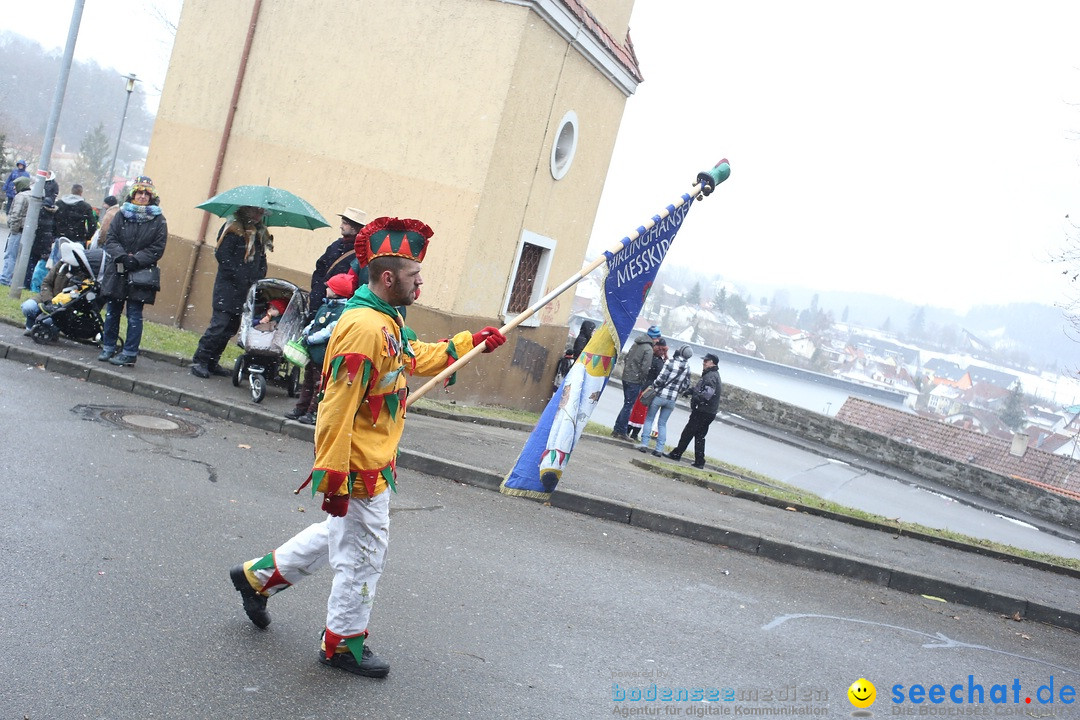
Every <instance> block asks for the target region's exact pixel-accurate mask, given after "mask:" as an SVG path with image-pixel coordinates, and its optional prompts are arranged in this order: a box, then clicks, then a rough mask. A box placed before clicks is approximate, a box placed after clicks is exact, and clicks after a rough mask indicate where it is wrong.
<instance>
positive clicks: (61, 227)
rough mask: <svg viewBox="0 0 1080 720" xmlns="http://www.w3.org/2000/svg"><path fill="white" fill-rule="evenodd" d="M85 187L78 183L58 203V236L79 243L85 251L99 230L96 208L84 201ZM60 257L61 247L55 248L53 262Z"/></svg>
mask: <svg viewBox="0 0 1080 720" xmlns="http://www.w3.org/2000/svg"><path fill="white" fill-rule="evenodd" d="M82 194H83V186H82V185H79V184H78V183H76V184H75V185H72V186H71V192H70V193H68V194H67V195H65V196H63V197H62V198H60V199H59V200H58V201H57V203H56V236H57V237H66V238H67V239H68V240H70V241H71V242H77V243H79V244H80V245H82V246H83V248H84V249H85V248H86V246H87V245H88V244H89V242H90V238H91V237H93V235H94V231H95V230H97V219H96V218H95V217H94V208H93V207H91V206H90V203H88V202H86V201H85V200H83V196H82ZM59 257H60V247H59V245H57V246H56V247H55V251H54V256H53V262H54V263H55V262H56V261H57V260H58V259H59Z"/></svg>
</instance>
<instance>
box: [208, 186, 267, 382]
mask: <svg viewBox="0 0 1080 720" xmlns="http://www.w3.org/2000/svg"><path fill="white" fill-rule="evenodd" d="M265 212H266V211H265V210H263V209H262V208H259V207H251V206H244V207H241V208H239V209H238V210H237V211H236V215H235V218H236V219H235V220H233V221H232V222H229V223H226V224H225V225H224V226H222V228H221V231H220V232H218V246H217V250H215V251H214V257H215V258H217V262H218V271H217V277H216V278H215V279H214V296H213V302H214V312H213V314H212V315H211V316H210V327H208V328H206V332H204V333H203V336H202V338H200V339H199V346H198V347H197V348H196V349H195V355H194V356H193V357H192V358H191V374H192V375H195V376H197V377H201V378H208V377H210V376H211V375H220V376H221V377H229V376H230V375H232V372H231V371H229V370H226V369H225V368H223V367H221V364H220V362H219V361H220V360H221V353H223V352H224V351H225V347H226V346H227V345H228V344H229V338H231V337H232V336H233V335H235V334H236V331H237V330H239V329H240V316H241V315H242V314H243V311H244V300H245V299H246V298H247V293H248V289H249V288H250V287H251V286H252V285H253V284H254V283H255V281H256V280H262V279H263V278H264V277H266V251H267V250H269V249H270V248H271V244H272V243H273V240H274V239H273V237H272V236H271V235H270V233H269V232H268V231H267V229H266V225H264V224H263V215H264V214H265Z"/></svg>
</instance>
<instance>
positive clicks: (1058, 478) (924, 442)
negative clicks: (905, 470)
mask: <svg viewBox="0 0 1080 720" xmlns="http://www.w3.org/2000/svg"><path fill="white" fill-rule="evenodd" d="M836 419H837V420H840V421H841V422H845V423H847V424H848V425H854V426H855V427H858V428H862V429H863V430H869V431H870V432H874V433H877V434H878V435H884V436H886V437H888V438H891V439H893V440H896V441H897V442H902V443H905V444H907V445H912V446H914V447H917V448H919V449H920V450H926V451H928V452H932V453H934V454H936V455H940V456H942V457H946V458H950V459H952V460H955V461H957V462H960V463H965V464H968V465H975V466H977V467H981V468H984V469H986V470H990V471H991V472H996V473H998V474H999V475H1008V476H1010V477H1015V478H1018V479H1020V480H1025V481H1028V482H1031V483H1033V484H1040V486H1042V485H1046V486H1049V487H1050V489H1054V488H1057V489H1062V490H1066V491H1069V492H1072V493H1075V492H1080V464H1077V463H1076V462H1075V461H1073V460H1072V459H1071V458H1067V457H1062V456H1060V455H1054V454H1053V453H1048V452H1045V451H1043V450H1039V449H1037V448H1032V447H1029V448H1028V449H1027V451H1026V452H1025V453H1024V455H1023V456H1022V457H1017V456H1016V455H1013V454H1012V453H1010V452H1009V450H1010V447H1011V442H1010V441H1009V440H1004V439H1000V438H995V437H991V436H989V435H983V434H982V433H979V432H975V431H974V430H967V429H965V428H959V427H953V426H951V425H946V424H944V423H940V422H937V421H935V420H928V419H926V418H922V417H919V416H917V415H912V414H910V413H906V412H903V411H902V410H894V409H893V408H888V407H884V406H882V405H877V404H875V403H872V402H869V401H867V400H862V399H860V398H853V397H849V398H848V399H847V401H846V402H845V403H844V405H843V407H841V408H840V411H839V412H838V413H837V414H836ZM1062 494H1068V493H1062Z"/></svg>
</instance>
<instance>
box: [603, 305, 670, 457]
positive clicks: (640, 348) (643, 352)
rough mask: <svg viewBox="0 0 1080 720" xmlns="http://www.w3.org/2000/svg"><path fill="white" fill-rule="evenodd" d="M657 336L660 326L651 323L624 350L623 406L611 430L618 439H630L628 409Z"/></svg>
mask: <svg viewBox="0 0 1080 720" xmlns="http://www.w3.org/2000/svg"><path fill="white" fill-rule="evenodd" d="M659 338H660V328H658V327H656V326H655V325H653V326H652V327H650V328H649V329H648V331H647V332H646V333H645V334H644V335H642V336H640V337H638V338H637V339H636V340H634V344H633V345H632V346H631V347H630V349H629V350H627V351H626V356H625V357H624V358H623V370H622V391H623V406H622V410H620V411H619V416H618V417H617V418H615V427H614V428H613V429H612V431H611V436H612V437H617V438H619V439H620V440H629V439H630V437H629V436H628V435H627V434H626V432H627V430H628V428H627V422H628V421H629V420H630V411H631V410H632V409H633V407H634V403H635V402H637V398H638V395H640V394H641V388H642V387H643V386H644V385H645V378H647V377H648V376H649V369H650V368H652V357H653V345H654V344H655V343H656V341H657V340H658V339H659ZM661 449H662V448H661Z"/></svg>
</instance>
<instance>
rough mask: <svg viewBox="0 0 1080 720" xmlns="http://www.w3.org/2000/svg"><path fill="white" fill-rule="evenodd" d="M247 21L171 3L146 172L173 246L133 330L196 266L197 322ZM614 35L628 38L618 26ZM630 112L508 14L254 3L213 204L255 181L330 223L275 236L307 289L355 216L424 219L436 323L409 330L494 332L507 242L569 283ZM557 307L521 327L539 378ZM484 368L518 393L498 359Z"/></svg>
mask: <svg viewBox="0 0 1080 720" xmlns="http://www.w3.org/2000/svg"><path fill="white" fill-rule="evenodd" d="M617 5H618V4H617ZM625 5H631V6H632V3H630V2H626V3H625ZM253 6H254V0H230V3H229V4H228V8H229V11H228V12H222V5H221V3H220V2H214V1H213V0H185V2H184V7H183V11H182V15H181V19H180V23H179V26H178V29H177V35H176V43H175V46H174V49H173V55H172V61H171V64H170V69H169V74H168V77H167V79H166V82H165V87H164V89H163V93H162V99H161V105H160V109H159V113H158V119H157V123H156V124H155V128H154V135H153V138H152V141H151V146H150V151H149V156H148V158H147V166H146V172H147V174H148V175H150V176H151V177H153V178H154V180H155V182H156V184H157V186H158V190H159V192H160V194H161V197H162V205H163V208H164V211H165V214H166V217H167V218H168V221H169V230H170V241H169V247H168V249H167V252H166V257H165V258H164V259H163V284H164V285H165V287H163V292H162V295H161V296H160V300H159V302H158V304H157V305H156V306H155V308H153V309H148V314H149V315H150V316H151V317H153V318H154V319H158V320H162V319H172V318H175V317H176V315H177V314H178V308H179V305H180V303H181V302H182V298H183V290H184V287H185V286H186V285H187V279H188V278H187V276H188V268H189V267H191V268H193V272H192V274H191V275H192V276H191V278H190V293H189V295H188V297H187V302H186V307H185V308H184V309H183V314H184V320H183V326H184V327H187V328H189V329H195V330H201V329H202V328H203V327H205V325H206V322H207V320H208V318H209V315H210V288H211V287H212V284H213V276H214V273H215V272H216V263H215V262H214V259H213V253H212V249H213V242H214V238H215V236H216V232H217V229H218V227H219V226H220V225H221V223H222V220H221V219H219V218H216V217H211V218H210V220H209V223H208V227H207V231H206V233H205V235H204V236H203V237H200V232H199V231H200V227H201V225H202V223H203V222H204V221H205V220H204V219H205V214H204V212H203V211H201V210H197V209H195V206H196V205H197V204H199V203H200V202H202V201H204V200H206V199H207V198H208V197H209V196H210V194H211V181H212V178H213V173H214V169H215V161H216V158H217V154H218V148H219V145H220V143H221V139H222V133H223V130H224V128H225V125H226V119H227V116H228V112H229V105H230V101H231V97H232V93H233V86H234V81H235V78H236V75H237V72H238V69H239V67H240V57H241V52H242V49H243V44H244V38H245V35H246V33H247V28H248V24H249V21H250V17H251V10H252V7H253ZM343 28H357V29H358V31H357V32H355V33H351V34H350V33H346V32H343ZM365 29H368V30H369V31H365ZM610 29H611V31H612V34H613V35H614V36H615V37H624V36H625V29H626V28H625V25H623V26H622V27H612V28H610ZM625 100H626V98H625V95H624V94H623V93H622V92H621V91H620V90H619V89H618V88H616V87H615V86H614V85H613V84H612V83H611V82H610V81H609V80H608V79H606V78H605V77H604V76H603V75H601V74H600V72H599V71H597V70H596V69H595V68H594V67H593V66H592V65H591V64H590V63H589V62H588V61H587V60H586V59H585V58H584V57H582V56H581V54H580V53H579V52H577V51H576V50H574V49H573V48H571V47H569V45H568V43H567V42H566V41H565V40H563V39H562V38H561V37H560V36H559V35H558V33H556V32H555V31H554V30H553V29H552V28H551V27H549V26H548V25H547V23H546V22H544V20H543V19H542V18H540V17H539V16H538V15H537V13H535V12H533V11H531V10H530V9H529V8H528V7H524V6H521V5H516V4H513V3H505V2H500V1H499V0H395V2H394V3H393V4H387V3H384V2H375V0H357V1H354V2H348V3H341V2H340V1H338V0H307V1H306V2H305V7H304V11H303V13H298V12H296V10H295V4H294V3H290V2H287V1H286V0H263V2H262V6H261V11H260V15H259V17H258V22H257V26H256V32H255V35H254V38H253V43H252V47H251V51H250V57H249V60H248V64H247V70H246V74H245V76H244V78H243V84H242V87H241V92H240V95H239V97H238V100H237V104H236V113H235V118H234V120H233V126H232V131H231V135H230V137H229V140H228V145H227V150H226V152H225V155H224V160H223V163H222V167H221V175H220V179H219V181H218V184H217V191H218V192H220V191H224V190H226V189H228V188H231V187H233V186H236V185H242V184H263V183H266V182H267V181H269V182H270V184H272V185H274V186H278V187H284V188H287V189H289V190H292V191H293V192H296V193H297V194H298V195H300V196H302V197H304V198H305V199H306V200H308V201H309V202H311V203H312V204H313V205H314V206H315V207H316V208H317V209H319V210H320V212H322V214H323V215H324V216H325V217H326V218H327V220H328V222H330V223H331V227H329V228H324V229H321V230H316V231H304V230H298V229H293V228H273V229H272V231H273V233H274V236H275V249H274V252H273V253H272V254H271V255H270V258H269V260H270V263H271V271H270V272H271V275H275V276H279V277H286V278H288V279H291V280H294V281H295V282H298V284H300V285H301V286H304V287H306V285H307V283H306V278H307V277H308V276H309V275H310V272H311V270H312V268H313V266H314V263H315V260H316V259H317V258H318V256H319V255H320V254H321V253H322V251H323V249H324V247H325V246H326V244H327V243H329V242H332V241H333V240H334V239H336V238H337V237H338V235H339V233H338V222H339V221H338V218H337V216H336V214H337V213H339V212H342V210H343V209H344V208H345V207H347V206H352V207H359V208H361V209H363V210H365V211H367V213H368V218H369V219H371V218H374V217H377V216H379V215H396V216H401V217H418V218H421V219H423V220H424V221H425V222H427V223H429V224H430V225H431V226H432V227H433V229H434V230H435V236H434V238H433V239H432V242H431V245H430V248H429V251H428V255H427V258H426V261H425V263H424V280H425V285H424V292H423V295H422V297H421V299H420V301H419V303H418V305H421V306H424V307H426V308H428V309H430V310H431V311H432V312H431V313H425V312H423V311H420V310H419V308H418V311H417V313H416V314H415V315H416V317H417V318H419V319H421V320H422V319H423V318H424V317H428V316H430V317H436V316H437V317H439V318H441V319H440V322H439V324H440V325H441V324H446V323H447V322H449V323H451V324H452V320H453V318H454V317H460V318H461V319H462V320H465V319H467V318H468V319H472V318H479V319H487V320H486V321H487V322H490V323H492V324H496V325H498V324H501V323H500V322H498V321H497V320H496V317H497V315H498V313H499V311H500V310H501V308H502V304H503V301H504V298H505V296H506V292H507V289H508V286H509V283H510V281H511V278H510V273H511V271H512V269H513V264H514V261H515V252H516V248H517V244H518V240H519V238H520V236H521V232H522V230H529V231H532V232H535V233H538V234H540V235H544V236H546V237H550V238H552V239H554V240H555V241H556V242H557V247H556V250H555V252H554V254H553V265H552V271H551V274H550V279H549V283H548V284H549V286H550V287H553V286H554V285H557V284H558V283H560V282H562V281H563V280H565V279H566V278H567V277H569V276H570V275H572V274H573V273H575V272H576V271H577V270H578V269H579V268H580V266H581V262H582V259H583V257H584V252H585V248H586V245H587V243H588V239H589V237H588V236H589V232H590V230H591V226H592V221H593V216H594V214H595V210H596V205H597V203H598V202H599V198H600V193H601V190H602V188H603V181H604V178H605V176H606V173H607V167H608V163H609V160H610V156H611V152H612V148H613V146H614V142H615V136H616V133H617V131H618V125H619V121H620V119H621V117H622V112H623V107H624V104H625ZM571 109H572V110H574V111H575V112H576V113H577V114H578V118H579V132H580V135H579V140H578V145H577V151H576V155H575V158H574V162H573V165H572V167H571V169H570V171H569V173H568V174H567V175H566V176H565V177H564V178H563V179H562V180H560V181H555V180H554V179H553V178H552V176H551V173H550V169H549V158H550V154H551V147H552V143H553V142H554V141H555V134H556V133H557V132H558V123H559V121H560V120H561V118H562V117H563V115H564V114H565V112H566V111H567V110H571ZM200 242H206V243H209V245H208V246H203V247H200ZM547 289H549V288H545V290H547ZM571 295H572V292H571V293H569V294H568V295H567V296H566V297H564V298H562V299H560V300H559V301H557V303H556V304H553V306H552V307H551V308H549V309H547V310H546V311H545V312H544V314H543V315H542V320H543V322H544V323H545V325H546V326H548V327H542V328H535V329H529V328H522V329H521V330H520V332H522V333H524V335H523V337H526V336H528V337H532V336H535V337H536V338H537V342H541V343H542V344H543V345H544V346H545V347H548V348H550V350H551V355H552V356H551V357H550V358H549V359H548V364H549V366H550V367H552V368H553V366H554V363H555V362H556V361H557V360H558V357H559V356H560V355H561V351H562V342H563V340H564V338H565V323H566V320H567V318H568V316H569V308H570V304H571V297H570V296H571ZM445 318H450V320H445ZM444 320H445V321H444ZM410 322H413V317H412V315H411V316H410ZM424 329H425V328H423V327H421V326H418V327H417V330H418V331H420V333H421V337H423V336H424V332H423V331H424ZM556 346H557V347H556ZM508 354H509V353H507V354H506V355H508ZM495 357H497V356H493V357H492V358H491V359H490V360H495ZM484 360H485V361H489V359H488V358H484ZM499 362H502V363H503V364H504V365H505V367H504V368H503V369H504V370H505V374H506V376H507V377H506V379H505V380H504V382H505V384H506V385H507V387H510V386H512V385H514V383H515V382H517V385H518V388H517V392H520V382H518V380H520V378H517V379H515V377H514V375H515V370H514V368H513V366H512V364H511V363H509V359H508V358H507V357H505V356H503V357H502V359H501V360H500V361H499ZM544 399H546V397H545V398H544Z"/></svg>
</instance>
